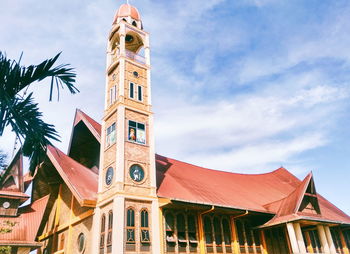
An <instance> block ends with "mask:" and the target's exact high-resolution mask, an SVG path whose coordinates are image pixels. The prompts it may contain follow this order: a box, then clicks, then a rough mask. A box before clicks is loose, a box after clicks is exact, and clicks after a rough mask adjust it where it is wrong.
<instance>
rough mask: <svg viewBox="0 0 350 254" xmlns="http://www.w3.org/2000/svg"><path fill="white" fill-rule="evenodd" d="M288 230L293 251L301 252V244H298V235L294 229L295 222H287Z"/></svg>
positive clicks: (294, 252) (295, 253)
mask: <svg viewBox="0 0 350 254" xmlns="http://www.w3.org/2000/svg"><path fill="white" fill-rule="evenodd" d="M287 231H288V236H289V241H290V246H291V247H292V253H293V254H298V253H300V252H299V246H298V241H297V237H296V235H295V231H294V226H293V223H287Z"/></svg>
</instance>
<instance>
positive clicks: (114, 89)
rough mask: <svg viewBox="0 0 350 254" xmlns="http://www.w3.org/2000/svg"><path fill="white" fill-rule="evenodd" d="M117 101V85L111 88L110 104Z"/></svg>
mask: <svg viewBox="0 0 350 254" xmlns="http://www.w3.org/2000/svg"><path fill="white" fill-rule="evenodd" d="M116 101H117V85H114V86H112V87H110V88H109V105H112V104H114V103H115V102H116Z"/></svg>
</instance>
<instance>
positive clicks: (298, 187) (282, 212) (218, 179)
mask: <svg viewBox="0 0 350 254" xmlns="http://www.w3.org/2000/svg"><path fill="white" fill-rule="evenodd" d="M80 121H84V124H86V125H87V126H88V125H90V127H88V128H89V130H90V131H91V132H97V133H98V134H99V136H100V132H101V125H100V124H98V123H97V122H96V121H94V120H93V119H91V118H90V117H88V116H87V115H86V114H85V113H83V112H82V111H80V110H77V113H76V117H75V122H74V124H75V125H76V124H78V123H79V122H80ZM86 122H87V123H86ZM95 137H96V136H95ZM98 141H99V142H100V139H98ZM48 155H49V157H50V159H51V161H52V162H53V164H54V166H55V167H56V168H57V170H58V172H59V173H60V175H61V176H62V178H63V179H64V181H65V183H66V184H67V185H68V187H69V188H70V189H71V191H72V193H73V194H74V195H75V197H76V198H77V199H78V201H79V202H80V203H81V204H83V205H84V204H85V205H89V204H90V205H92V204H95V202H96V194H97V183H98V176H97V174H95V173H93V172H92V171H91V170H90V169H88V168H86V167H84V166H83V165H81V164H79V163H78V162H76V161H75V160H73V159H72V158H70V157H68V156H67V155H65V154H64V153H63V152H61V151H60V150H58V149H56V148H54V147H49V148H48ZM155 160H156V170H157V196H158V197H162V198H167V199H171V200H177V201H183V202H188V203H194V204H205V205H216V206H221V207H228V208H233V209H241V210H250V211H256V212H262V213H267V214H277V215H276V216H275V217H274V218H273V219H272V220H270V221H269V222H268V224H265V225H272V224H279V223H282V222H286V221H289V220H296V219H300V218H306V219H310V220H316V219H317V220H320V221H333V222H337V223H345V224H350V217H349V216H348V215H346V214H345V213H343V212H342V211H341V210H339V209H338V208H336V207H335V206H334V205H332V204H331V203H330V202H329V201H327V200H326V199H324V198H323V197H322V196H320V195H318V194H317V199H318V203H319V206H320V209H321V211H322V215H321V216H313V215H310V216H305V215H301V214H300V213H298V210H299V207H300V204H301V202H302V200H303V197H304V195H305V191H306V189H307V187H308V185H309V184H310V182H311V181H312V182H313V180H312V174H309V175H308V176H306V177H305V179H304V180H303V181H300V180H299V179H298V178H297V177H295V176H294V175H293V174H291V173H290V172H289V171H288V170H286V169H285V168H282V167H281V168H278V169H277V170H275V171H272V172H270V173H266V174H237V173H230V172H224V171H217V170H211V169H206V168H203V167H198V166H195V165H192V164H188V163H185V162H181V161H178V160H175V159H171V158H167V157H163V156H160V155H156V158H155ZM301 216H303V217H301ZM269 223H270V224H269Z"/></svg>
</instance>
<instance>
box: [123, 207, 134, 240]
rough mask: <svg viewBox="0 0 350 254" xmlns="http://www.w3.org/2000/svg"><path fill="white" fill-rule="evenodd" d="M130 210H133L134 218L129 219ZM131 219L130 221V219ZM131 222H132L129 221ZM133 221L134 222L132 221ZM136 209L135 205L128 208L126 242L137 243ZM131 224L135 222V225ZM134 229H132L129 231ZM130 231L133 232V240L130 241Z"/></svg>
mask: <svg viewBox="0 0 350 254" xmlns="http://www.w3.org/2000/svg"><path fill="white" fill-rule="evenodd" d="M129 211H132V216H133V218H130V219H129ZM129 220H130V221H129ZM129 222H130V223H129ZM131 222H133V223H131ZM135 222H136V221H135V209H134V208H133V207H128V208H127V210H126V227H125V228H126V238H125V242H126V244H135V243H136V226H135V224H136V223H135ZM129 224H133V225H129ZM129 230H132V231H129ZM129 232H133V238H134V239H133V241H129V239H128V233H129Z"/></svg>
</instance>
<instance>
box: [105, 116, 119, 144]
mask: <svg viewBox="0 0 350 254" xmlns="http://www.w3.org/2000/svg"><path fill="white" fill-rule="evenodd" d="M112 135H114V139H113V140H112V138H111V137H112ZM110 140H111V141H110ZM116 142H117V124H116V122H114V123H112V124H111V125H109V126H108V127H107V128H106V145H105V146H106V148H108V147H110V146H112V145H114V144H115V143H116Z"/></svg>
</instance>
